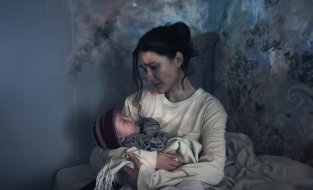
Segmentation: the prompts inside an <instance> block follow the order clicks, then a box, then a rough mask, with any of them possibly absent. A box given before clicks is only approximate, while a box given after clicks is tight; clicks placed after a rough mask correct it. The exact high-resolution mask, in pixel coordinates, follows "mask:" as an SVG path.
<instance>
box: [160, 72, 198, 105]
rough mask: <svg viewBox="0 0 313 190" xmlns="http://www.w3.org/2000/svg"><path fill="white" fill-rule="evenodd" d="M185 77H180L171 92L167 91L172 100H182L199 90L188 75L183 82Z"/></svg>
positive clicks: (169, 98)
mask: <svg viewBox="0 0 313 190" xmlns="http://www.w3.org/2000/svg"><path fill="white" fill-rule="evenodd" d="M182 79H183V77H181V78H180V80H179V82H178V83H177V84H176V86H174V87H173V88H172V89H171V90H170V91H169V92H166V93H165V97H166V98H167V99H168V100H169V101H170V102H173V103H175V102H180V101H183V100H185V99H187V98H189V97H190V96H191V95H193V93H195V91H196V90H197V89H196V88H195V87H194V86H193V85H192V84H191V82H190V80H189V79H188V77H186V78H185V79H184V80H183V82H181V81H182Z"/></svg>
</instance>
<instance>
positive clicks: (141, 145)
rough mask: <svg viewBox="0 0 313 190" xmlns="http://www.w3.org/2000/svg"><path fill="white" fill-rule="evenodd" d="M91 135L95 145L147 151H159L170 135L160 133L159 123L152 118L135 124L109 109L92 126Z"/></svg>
mask: <svg viewBox="0 0 313 190" xmlns="http://www.w3.org/2000/svg"><path fill="white" fill-rule="evenodd" d="M93 135H94V137H95V139H96V142H97V144H98V145H99V146H100V147H102V148H104V147H107V148H109V149H116V148H119V147H121V146H123V147H136V148H138V149H142V150H147V151H161V150H163V149H164V148H165V146H166V142H167V141H168V139H170V138H171V135H170V134H168V133H165V132H160V125H159V123H158V122H157V121H156V120H154V119H152V118H141V119H139V121H138V122H135V121H134V120H133V119H132V118H131V117H128V116H126V115H124V114H122V113H121V112H120V111H119V110H117V109H115V108H112V109H109V110H108V111H107V112H106V113H105V114H104V115H102V116H101V117H99V118H98V119H97V120H96V121H95V122H94V124H93Z"/></svg>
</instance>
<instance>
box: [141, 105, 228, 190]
mask: <svg viewBox="0 0 313 190" xmlns="http://www.w3.org/2000/svg"><path fill="white" fill-rule="evenodd" d="M226 118H227V114H226V112H225V111H224V108H223V106H222V105H221V104H220V103H219V102H218V101H217V102H214V103H213V105H212V104H211V105H210V106H209V107H208V109H207V111H206V112H205V113H204V115H203V126H202V129H201V131H200V132H201V136H200V139H199V141H200V143H201V144H202V148H203V149H202V154H201V156H200V159H199V163H190V164H186V165H183V166H181V167H180V168H178V169H176V170H174V171H164V170H158V171H155V170H152V169H151V168H147V167H145V166H143V167H141V168H140V171H139V174H138V181H137V185H138V187H140V189H157V188H160V187H164V186H169V185H175V184H177V183H179V182H181V181H183V180H186V179H196V180H200V181H202V182H205V183H208V184H211V185H216V184H218V183H219V182H220V181H221V180H222V178H223V176H224V165H225V160H226V142H225V126H226ZM147 179H150V180H147Z"/></svg>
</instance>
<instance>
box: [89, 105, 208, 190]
mask: <svg viewBox="0 0 313 190" xmlns="http://www.w3.org/2000/svg"><path fill="white" fill-rule="evenodd" d="M93 135H94V138H95V139H96V142H97V144H98V145H99V146H100V147H102V148H108V149H111V151H110V159H109V160H108V161H107V162H106V163H105V165H104V166H103V168H102V169H101V171H100V172H99V173H98V176H97V181H96V187H95V189H96V190H98V189H99V190H100V189H101V190H102V189H105V190H106V189H127V188H130V187H129V186H128V184H127V181H125V179H126V178H125V177H123V172H122V171H120V170H121V168H123V167H124V166H125V165H127V166H129V167H132V168H133V167H134V165H133V163H132V162H131V161H130V160H129V159H128V158H127V152H132V153H134V154H135V155H136V157H137V158H138V159H139V160H140V162H141V163H142V164H143V165H147V166H149V167H151V168H153V169H154V168H155V164H156V163H153V161H152V160H153V159H150V158H151V154H156V152H155V151H163V152H167V153H177V154H178V155H179V157H178V159H179V161H180V162H181V163H183V164H187V163H196V162H198V159H199V154H200V152H201V149H202V146H201V144H199V143H198V142H196V141H194V140H191V139H185V138H180V137H172V135H170V134H169V133H165V132H161V131H160V125H159V124H158V122H157V121H156V120H154V119H152V118H142V119H140V120H139V121H138V122H135V121H134V120H133V119H132V118H131V117H128V116H126V115H123V114H122V113H121V112H120V111H119V110H117V109H114V108H113V109H109V110H108V111H107V112H106V113H105V114H104V115H102V116H101V117H99V118H98V119H97V120H96V121H95V122H94V125H93ZM121 147H124V151H120V149H121ZM125 147H126V148H125ZM153 151H154V152H153ZM155 172H156V173H157V172H158V170H156V171H155ZM163 176H164V175H163ZM147 180H150V179H147ZM138 189H140V187H138Z"/></svg>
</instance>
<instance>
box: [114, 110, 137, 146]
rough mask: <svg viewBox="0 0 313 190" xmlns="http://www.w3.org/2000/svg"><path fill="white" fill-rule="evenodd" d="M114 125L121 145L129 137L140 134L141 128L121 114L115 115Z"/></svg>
mask: <svg viewBox="0 0 313 190" xmlns="http://www.w3.org/2000/svg"><path fill="white" fill-rule="evenodd" d="M114 124H115V130H116V133H117V137H118V139H119V141H120V143H122V142H123V141H124V140H125V138H126V137H127V136H129V135H132V134H139V132H140V131H139V126H137V125H136V123H135V121H134V120H133V119H132V118H131V117H128V116H126V115H123V114H122V113H120V112H117V113H115V118H114Z"/></svg>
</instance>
